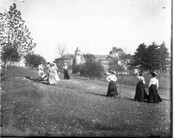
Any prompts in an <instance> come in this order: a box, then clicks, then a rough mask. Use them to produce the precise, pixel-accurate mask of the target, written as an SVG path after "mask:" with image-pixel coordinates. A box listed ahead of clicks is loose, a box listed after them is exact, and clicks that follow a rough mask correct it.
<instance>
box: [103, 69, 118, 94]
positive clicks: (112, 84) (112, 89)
mask: <svg viewBox="0 0 174 138" xmlns="http://www.w3.org/2000/svg"><path fill="white" fill-rule="evenodd" d="M106 80H107V81H108V82H109V85H108V91H107V94H106V96H118V92H117V86H116V82H117V77H116V72H115V71H111V74H110V75H109V76H108V77H107V78H106Z"/></svg>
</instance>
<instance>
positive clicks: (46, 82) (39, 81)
mask: <svg viewBox="0 0 174 138" xmlns="http://www.w3.org/2000/svg"><path fill="white" fill-rule="evenodd" d="M24 77H25V78H26V79H29V80H31V81H33V82H35V83H42V84H47V85H49V82H48V81H41V80H39V79H38V78H33V77H29V76H24Z"/></svg>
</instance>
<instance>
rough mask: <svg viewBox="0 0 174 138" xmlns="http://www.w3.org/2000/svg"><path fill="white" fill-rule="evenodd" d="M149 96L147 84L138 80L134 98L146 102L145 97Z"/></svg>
mask: <svg viewBox="0 0 174 138" xmlns="http://www.w3.org/2000/svg"><path fill="white" fill-rule="evenodd" d="M147 98H148V95H147V93H146V90H145V85H144V84H143V83H142V82H138V83H137V86H136V92H135V97H134V100H137V101H139V102H144V101H145V99H147Z"/></svg>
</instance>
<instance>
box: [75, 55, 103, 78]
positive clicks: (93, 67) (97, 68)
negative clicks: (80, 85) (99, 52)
mask: <svg viewBox="0 0 174 138" xmlns="http://www.w3.org/2000/svg"><path fill="white" fill-rule="evenodd" d="M84 58H85V63H84V64H80V65H77V66H76V71H78V72H80V74H81V75H84V76H88V77H90V79H94V78H100V77H102V73H103V71H104V68H103V66H102V65H101V63H100V62H99V61H96V60H95V59H96V58H95V56H94V55H92V54H84Z"/></svg>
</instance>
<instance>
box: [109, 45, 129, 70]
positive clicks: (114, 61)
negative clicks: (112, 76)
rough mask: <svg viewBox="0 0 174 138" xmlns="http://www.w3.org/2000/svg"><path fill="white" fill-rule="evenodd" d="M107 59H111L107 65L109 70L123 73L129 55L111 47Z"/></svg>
mask: <svg viewBox="0 0 174 138" xmlns="http://www.w3.org/2000/svg"><path fill="white" fill-rule="evenodd" d="M108 58H110V59H111V62H110V63H109V70H116V71H117V72H123V71H125V70H127V66H128V63H129V62H130V59H131V55H130V54H126V53H125V52H124V51H123V49H121V48H117V47H113V48H112V50H111V51H110V52H109V55H108Z"/></svg>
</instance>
